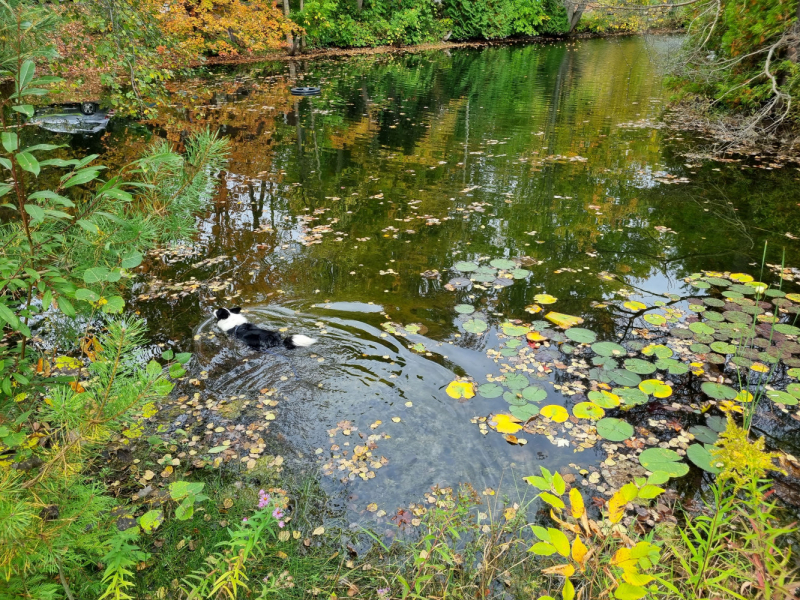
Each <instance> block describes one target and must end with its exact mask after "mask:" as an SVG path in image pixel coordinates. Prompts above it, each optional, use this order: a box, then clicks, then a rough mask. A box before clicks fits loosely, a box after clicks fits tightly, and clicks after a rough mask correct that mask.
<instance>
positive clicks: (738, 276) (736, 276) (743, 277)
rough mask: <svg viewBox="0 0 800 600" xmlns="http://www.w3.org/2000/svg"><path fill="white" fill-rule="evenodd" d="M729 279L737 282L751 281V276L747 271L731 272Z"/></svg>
mask: <svg viewBox="0 0 800 600" xmlns="http://www.w3.org/2000/svg"><path fill="white" fill-rule="evenodd" d="M731 279H733V280H734V281H738V282H739V283H747V282H749V281H753V278H752V277H751V276H750V275H748V274H747V273H731Z"/></svg>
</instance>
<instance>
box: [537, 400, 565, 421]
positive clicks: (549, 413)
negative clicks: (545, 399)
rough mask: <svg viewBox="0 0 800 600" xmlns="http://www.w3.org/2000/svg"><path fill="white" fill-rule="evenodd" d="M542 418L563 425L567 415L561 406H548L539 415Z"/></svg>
mask: <svg viewBox="0 0 800 600" xmlns="http://www.w3.org/2000/svg"><path fill="white" fill-rule="evenodd" d="M540 414H541V415H542V416H543V417H547V418H548V419H550V420H551V421H555V422H556V423H563V422H564V421H566V420H567V419H568V418H569V413H568V412H567V409H566V408H564V407H563V406H559V405H558V404H548V405H547V406H545V407H544V408H542V411H541V413H540Z"/></svg>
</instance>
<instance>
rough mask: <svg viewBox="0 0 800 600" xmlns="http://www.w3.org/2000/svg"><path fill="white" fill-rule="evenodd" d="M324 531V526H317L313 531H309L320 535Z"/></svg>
mask: <svg viewBox="0 0 800 600" xmlns="http://www.w3.org/2000/svg"><path fill="white" fill-rule="evenodd" d="M323 533H325V528H324V527H317V528H316V529H315V530H314V531H312V532H311V535H322V534H323Z"/></svg>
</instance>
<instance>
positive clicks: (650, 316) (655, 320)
mask: <svg viewBox="0 0 800 600" xmlns="http://www.w3.org/2000/svg"><path fill="white" fill-rule="evenodd" d="M644 320H645V321H647V322H648V323H650V324H651V325H664V324H665V323H666V322H667V319H666V317H664V316H663V315H658V314H655V313H647V314H646V315H645V316H644Z"/></svg>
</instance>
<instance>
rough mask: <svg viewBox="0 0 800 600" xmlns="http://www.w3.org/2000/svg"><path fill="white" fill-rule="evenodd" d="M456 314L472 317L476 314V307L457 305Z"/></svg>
mask: <svg viewBox="0 0 800 600" xmlns="http://www.w3.org/2000/svg"><path fill="white" fill-rule="evenodd" d="M456 312H457V313H458V314H460V315H471V314H472V313H474V312H475V307H474V306H472V305H470V304H456Z"/></svg>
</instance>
